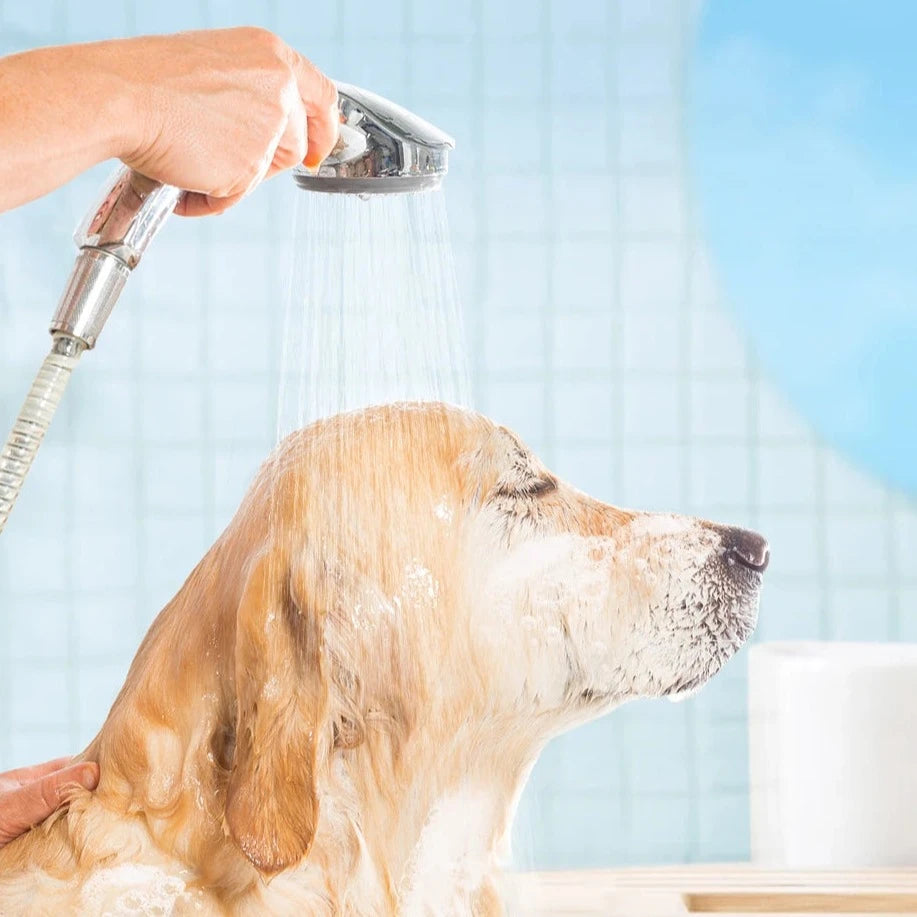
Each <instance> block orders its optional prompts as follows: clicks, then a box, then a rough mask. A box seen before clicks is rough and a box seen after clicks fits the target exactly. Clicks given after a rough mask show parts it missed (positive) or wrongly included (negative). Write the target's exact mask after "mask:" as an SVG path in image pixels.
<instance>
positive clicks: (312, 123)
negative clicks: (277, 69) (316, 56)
mask: <svg viewBox="0 0 917 917" xmlns="http://www.w3.org/2000/svg"><path fill="white" fill-rule="evenodd" d="M290 53H291V55H292V58H291V61H290V63H291V66H292V67H293V73H294V74H295V76H296V82H297V84H298V85H299V94H300V96H301V97H302V100H303V104H304V105H305V109H306V117H307V118H308V138H309V148H308V151H307V153H306V156H305V164H306V165H307V166H308V167H309V168H312V169H314V168H315V167H316V166H318V165H320V164H321V162H322V160H323V159H324V158H325V157H326V156H327V155H328V154H329V153H330V152H331V150H332V148H333V147H334V145H335V143H337V138H338V124H339V123H340V120H339V117H338V107H337V98H338V93H337V88H336V87H335V85H334V83H333V82H332V81H331V80H330V79H329V78H328V77H327V76H325V74H324V73H322V72H321V70H318V69H317V68H316V67H315V66H314V65H313V64H311V63H310V62H309V61H307V60H306V59H305V58H304V57H302V56H301V55H300V54H297V53H296V52H295V51H293V49H292V48H291V49H290Z"/></svg>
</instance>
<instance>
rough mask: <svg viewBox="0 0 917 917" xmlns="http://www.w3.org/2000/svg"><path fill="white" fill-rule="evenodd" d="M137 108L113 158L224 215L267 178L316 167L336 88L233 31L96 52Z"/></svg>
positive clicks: (333, 121)
mask: <svg viewBox="0 0 917 917" xmlns="http://www.w3.org/2000/svg"><path fill="white" fill-rule="evenodd" d="M96 49H97V53H98V54H99V55H100V65H101V66H102V67H103V69H105V70H106V71H109V72H113V73H117V74H118V77H119V79H120V80H121V81H122V82H121V85H122V87H123V86H125V85H127V86H129V87H130V91H128V93H127V96H128V98H129V99H130V100H131V104H132V106H133V107H134V114H133V115H132V117H131V118H130V119H129V121H128V124H129V125H130V127H129V128H128V129H127V130H125V132H124V133H125V135H124V137H123V139H122V147H123V148H122V149H121V150H120V151H118V156H119V158H120V159H122V160H123V161H124V162H125V163H126V164H127V165H129V166H131V168H134V169H136V170H137V171H138V172H141V173H142V174H144V175H146V176H148V177H150V178H154V179H157V180H159V181H162V182H165V183H167V184H170V185H175V186H177V187H179V188H184V189H186V190H188V191H189V192H192V193H189V194H186V195H185V196H184V199H183V201H182V203H181V204H179V206H178V208H177V210H176V212H177V213H181V214H184V215H185V216H198V215H204V214H211V213H220V212H222V211H223V210H225V209H226V208H228V207H230V206H232V204H234V203H236V202H237V201H238V200H239V199H240V198H242V197H244V196H245V195H246V194H247V193H248V192H249V191H251V190H252V189H253V188H254V187H255V186H256V185H258V184H259V183H260V182H261V181H263V180H264V179H265V178H268V177H270V176H271V175H273V174H275V173H276V172H279V171H281V170H283V169H288V168H290V167H292V166H296V165H300V164H301V163H303V162H304V163H305V164H306V165H307V166H309V167H315V166H317V165H319V163H321V161H322V160H323V159H324V158H325V157H326V156H327V155H328V153H329V152H331V148H332V147H333V146H334V144H335V142H336V140H337V131H338V123H339V121H338V110H337V90H336V89H335V86H334V84H333V83H332V82H331V80H330V79H328V77H327V76H325V75H324V74H323V73H321V72H320V71H319V70H317V69H316V68H315V67H314V66H313V65H312V64H310V63H309V61H307V60H306V59H305V58H303V57H301V56H300V55H299V54H298V53H297V52H296V51H294V50H293V49H292V48H291V47H290V46H289V45H287V44H285V43H284V42H283V41H281V39H279V38H278V37H277V36H276V35H273V34H272V33H271V32H268V31H265V30H263V29H257V28H235V29H220V30H212V31H201V32H182V33H179V34H177V35H167V36H151V37H144V38H132V39H125V40H123V41H111V42H100V43H99V44H98V45H96Z"/></svg>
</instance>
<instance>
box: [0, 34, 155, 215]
mask: <svg viewBox="0 0 917 917" xmlns="http://www.w3.org/2000/svg"><path fill="white" fill-rule="evenodd" d="M118 44H119V42H96V43H93V44H84V45H71V46H67V47H59V48H41V49H39V50H36V51H27V52H25V53H22V54H14V55H11V56H10V57H6V58H2V59H0V212H2V211H4V210H8V209H10V208H12V207H16V206H17V205H19V204H23V203H25V202H26V201H30V200H33V199H35V198H37V197H40V196H41V195H42V194H45V193H47V192H48V191H51V190H53V189H54V188H57V187H59V186H61V185H63V184H64V183H66V182H67V181H69V180H70V179H71V178H73V177H74V176H75V175H77V174H79V173H80V172H82V171H84V170H85V169H88V168H89V167H91V166H93V165H95V164H96V163H99V162H102V161H103V160H105V159H109V158H111V157H120V156H123V155H125V153H126V152H127V151H128V150H129V148H130V144H131V143H132V138H133V137H134V136H136V135H137V133H138V130H137V127H138V125H137V121H138V119H140V118H142V116H143V113H142V112H141V111H140V109H139V108H138V106H137V105H136V104H132V99H131V95H132V93H133V88H132V85H131V83H130V82H129V81H128V80H126V79H125V74H124V73H122V72H119V70H122V69H123V62H122V61H120V60H119V55H118V54H117V53H113V51H116V50H117V49H116V46H117V45H118Z"/></svg>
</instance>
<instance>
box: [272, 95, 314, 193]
mask: <svg viewBox="0 0 917 917" xmlns="http://www.w3.org/2000/svg"><path fill="white" fill-rule="evenodd" d="M307 148H308V140H307V135H306V109H305V107H304V105H303V102H302V99H300V98H299V96H298V95H297V97H296V99H295V100H294V102H293V104H292V106H291V107H290V114H289V117H288V119H287V125H286V128H285V129H284V132H283V135H282V136H281V138H280V142H279V143H278V144H277V148H276V150H275V151H274V159H273V161H272V162H271V167H270V168H269V169H268V171H267V176H266V177H267V178H270V177H271V176H272V175H276V174H277V173H278V172H282V171H283V170H284V169H291V168H293V166H298V165H300V164H301V163H302V161H303V160H304V159H305V158H306V150H307Z"/></svg>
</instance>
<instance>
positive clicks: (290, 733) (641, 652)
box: [0, 404, 761, 917]
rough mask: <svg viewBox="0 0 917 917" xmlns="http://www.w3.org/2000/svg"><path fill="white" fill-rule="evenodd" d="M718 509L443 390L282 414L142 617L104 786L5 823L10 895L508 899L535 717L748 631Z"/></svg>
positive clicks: (235, 907)
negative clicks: (601, 463) (229, 500)
mask: <svg viewBox="0 0 917 917" xmlns="http://www.w3.org/2000/svg"><path fill="white" fill-rule="evenodd" d="M733 531H734V530H731V529H727V528H724V527H721V526H716V525H713V524H712V523H708V522H703V521H699V520H695V519H689V518H685V517H678V516H672V515H661V514H646V513H638V512H631V511H627V510H621V509H616V508H614V507H611V506H608V505H605V504H602V503H600V502H598V501H596V500H593V499H591V498H590V497H587V496H586V495H584V494H582V493H580V492H579V491H577V490H575V489H574V488H572V487H570V486H568V485H567V484H565V483H562V482H560V481H558V480H557V479H556V478H555V477H554V476H553V475H551V474H550V473H549V472H548V471H547V470H546V469H545V468H544V467H543V466H542V465H541V463H540V462H539V461H538V460H537V458H536V457H535V456H534V455H532V453H531V452H530V451H529V450H528V449H527V448H526V447H525V446H524V445H523V444H522V443H521V442H520V441H519V440H518V439H517V438H516V437H515V436H514V435H513V434H512V433H510V432H509V431H507V430H505V429H503V428H501V427H497V426H495V425H494V424H492V423H491V422H490V421H488V420H486V419H485V418H483V417H481V416H479V415H476V414H472V413H470V412H466V411H461V410H459V409H456V408H450V407H446V406H442V405H434V404H423V405H420V404H417V405H390V406H386V407H381V408H374V409H370V410H367V411H361V412H355V413H353V414H347V415H340V416H338V417H336V418H332V419H330V420H327V421H323V422H320V423H318V424H315V425H313V426H312V427H310V428H308V429H306V430H304V431H301V432H300V433H298V434H295V435H294V436H292V437H290V438H288V439H287V440H286V441H285V442H284V443H282V444H281V446H280V447H278V449H277V450H276V451H275V452H274V454H273V455H272V456H271V457H270V458H269V459H268V461H267V462H266V463H265V465H264V466H263V467H262V469H261V471H260V472H259V474H258V477H257V479H256V480H255V482H254V484H253V486H252V488H251V490H250V491H249V493H248V495H247V496H246V498H245V500H244V502H243V504H242V506H241V508H240V509H239V511H238V513H237V515H236V516H235V518H234V519H233V521H232V522H231V523H230V525H229V527H228V528H227V529H226V531H225V532H224V533H223V535H222V536H221V537H220V538H219V540H218V541H217V542H216V544H215V545H214V546H213V548H212V549H211V550H210V551H209V552H208V553H207V555H206V556H205V557H204V559H203V560H202V561H201V563H200V564H199V565H198V566H197V568H196V569H195V570H194V571H193V572H192V574H191V575H190V577H189V578H188V580H187V581H186V582H185V584H184V585H183V586H182V588H181V590H180V591H179V593H178V595H177V596H176V597H175V598H174V599H173V600H172V601H171V602H170V603H169V604H168V605H167V606H166V608H165V609H164V610H163V611H162V612H161V613H160V615H159V616H158V617H157V618H156V620H155V621H154V622H153V624H152V626H151V628H150V630H149V632H148V634H147V636H146V638H145V639H144V641H143V643H142V645H141V647H140V649H139V651H138V653H137V655H136V657H135V659H134V662H133V664H132V666H131V669H130V672H129V674H128V677H127V680H126V682H125V684H124V686H123V688H122V690H121V692H120V694H119V695H118V697H117V699H116V700H115V702H114V705H113V706H112V709H111V711H110V713H109V715H108V718H107V720H106V721H105V724H104V725H103V727H102V729H101V731H100V732H99V734H98V736H97V737H96V738H95V739H94V740H93V741H92V743H91V744H90V745H89V747H88V748H87V749H86V750H85V752H83V754H82V755H81V756H80V757H81V758H83V759H91V760H95V761H98V762H99V764H100V766H101V781H100V783H99V786H98V789H97V790H96V791H95V792H94V793H91V794H90V793H87V792H85V791H79V790H76V789H75V790H74V792H73V793H72V797H71V799H70V802H69V806H68V807H67V808H66V810H65V811H63V812H61V813H59V814H57V815H56V816H54V817H52V818H51V819H49V820H48V821H47V822H46V823H44V824H43V825H41V826H39V827H37V828H35V829H33V830H32V831H31V832H29V833H28V834H27V835H26V836H23V837H21V838H19V839H18V840H16V841H14V842H13V843H12V844H10V845H8V846H7V847H6V848H5V849H3V850H2V851H0V913H3V914H5V915H10V914H18V913H29V914H55V915H57V914H65V913H79V914H87V915H91V914H121V913H124V914H128V913H130V914H138V913H150V914H154V913H155V914H168V913H174V914H242V915H248V914H264V913H273V914H318V915H331V914H347V915H374V917H375V915H382V914H403V915H415V914H416V915H421V914H437V915H448V914H476V915H491V914H499V913H502V905H501V896H500V893H499V888H498V877H499V872H498V867H499V863H500V861H501V858H502V857H503V856H504V855H505V853H506V843H507V837H508V834H509V829H510V825H511V822H512V818H513V813H514V809H515V805H516V801H517V800H518V798H519V795H520V793H521V791H522V788H523V786H524V784H525V780H526V777H527V775H528V774H529V772H530V770H531V768H532V766H533V764H534V762H535V760H536V758H537V756H538V754H539V752H540V750H541V749H542V748H543V747H544V745H545V744H546V743H547V742H548V741H549V740H550V739H551V738H552V737H553V736H556V735H557V734H559V733H560V732H562V731H564V730H566V729H569V728H571V727H572V726H574V725H576V724H578V723H582V722H584V721H587V720H590V719H593V718H595V717H597V716H599V715H601V714H604V713H606V712H607V711H609V710H611V709H612V708H614V707H615V706H617V705H619V704H621V703H622V702H624V701H627V700H629V699H631V698H636V697H661V696H665V695H672V694H675V693H679V692H683V691H689V690H693V689H695V688H697V687H698V686H699V685H701V684H702V683H703V682H705V681H706V680H707V679H708V678H710V677H711V676H712V675H713V674H714V673H715V672H716V671H717V670H718V669H719V668H720V667H721V666H722V665H723V663H724V662H725V661H726V660H727V659H728V658H729V657H730V656H731V655H732V654H733V653H735V651H736V650H737V649H738V648H739V646H740V645H741V644H742V643H743V641H744V640H745V639H746V638H747V637H748V635H749V634H750V632H751V630H752V628H753V626H754V622H755V618H756V613H757V603H758V590H759V586H760V582H761V573H760V572H759V571H756V570H753V569H748V568H746V567H745V566H742V565H737V564H734V563H730V562H728V558H727V556H726V552H725V549H724V544H725V540H727V539H728V536H729V533H730V532H733Z"/></svg>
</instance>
